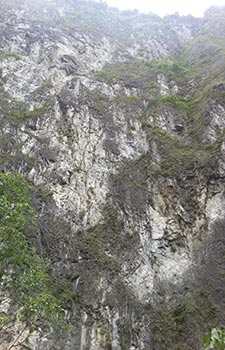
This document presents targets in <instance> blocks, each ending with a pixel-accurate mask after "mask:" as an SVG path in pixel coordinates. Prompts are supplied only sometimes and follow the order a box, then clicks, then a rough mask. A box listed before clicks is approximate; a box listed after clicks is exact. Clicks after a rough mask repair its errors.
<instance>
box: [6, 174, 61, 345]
mask: <svg viewBox="0 0 225 350" xmlns="http://www.w3.org/2000/svg"><path fill="white" fill-rule="evenodd" d="M0 219H1V223H0V237H1V238H0V239H1V247H0V262H1V270H0V281H1V287H2V290H3V291H4V294H5V299H6V300H8V302H10V303H11V304H12V305H14V307H13V308H12V310H14V311H10V308H9V311H5V312H3V313H1V315H0V316H1V317H0V322H1V329H0V333H1V341H0V342H1V343H2V342H4V341H5V338H7V337H8V336H9V334H8V327H9V324H13V322H15V320H20V321H22V322H23V323H24V324H25V327H27V326H28V327H29V328H30V330H32V329H35V328H37V327H40V326H47V325H49V326H50V327H52V326H63V325H66V323H65V321H64V319H63V312H62V311H63V310H62V308H61V306H60V303H59V301H58V300H57V299H56V297H55V296H54V295H53V293H52V291H51V278H50V275H49V267H50V266H49V265H48V262H47V261H45V260H43V259H42V258H41V257H40V256H39V255H38V254H37V252H36V250H35V248H34V247H31V246H30V245H29V243H28V240H27V235H29V234H30V233H31V232H32V231H33V230H35V213H34V210H33V208H32V207H31V205H30V198H29V194H28V190H27V186H26V184H25V182H24V181H23V180H22V178H21V176H20V175H19V174H16V173H0ZM15 307H16V308H15ZM9 328H10V327H9ZM24 330H25V328H24Z"/></svg>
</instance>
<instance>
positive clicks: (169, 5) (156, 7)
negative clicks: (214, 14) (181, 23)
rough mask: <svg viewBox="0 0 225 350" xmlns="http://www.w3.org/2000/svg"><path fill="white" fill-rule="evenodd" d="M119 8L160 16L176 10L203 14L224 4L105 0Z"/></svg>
mask: <svg viewBox="0 0 225 350" xmlns="http://www.w3.org/2000/svg"><path fill="white" fill-rule="evenodd" d="M105 2H106V3H107V4H108V5H110V6H113V7H117V8H119V9H120V10H127V9H138V10H139V11H140V12H147V13H148V12H154V13H156V14H158V15H160V16H164V15H166V14H173V13H175V12H178V13H179V14H180V15H188V14H192V15H193V16H197V17H200V16H203V14H204V11H205V10H206V9H207V8H209V7H210V6H213V5H218V6H225V0H105Z"/></svg>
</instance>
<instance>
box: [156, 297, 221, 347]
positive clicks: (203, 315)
mask: <svg viewBox="0 0 225 350" xmlns="http://www.w3.org/2000/svg"><path fill="white" fill-rule="evenodd" d="M195 298H197V299H196V300H195V299H193V298H192V297H182V298H181V301H180V302H175V303H174V305H173V302H172V300H171V301H170V302H169V303H168V302H167V303H164V302H162V304H161V306H160V305H159V308H156V309H155V320H154V327H153V335H154V339H155V346H156V348H159V349H161V350H174V349H176V350H180V349H185V350H189V349H191V348H192V347H193V346H196V345H197V348H200V346H201V343H202V337H201V334H202V332H203V330H204V329H205V327H208V326H210V325H211V324H212V322H213V320H214V317H215V307H214V306H213V304H212V303H211V302H210V301H209V299H208V298H207V297H206V296H201V295H199V296H198V297H197V295H196V296H195ZM207 350H208V349H207Z"/></svg>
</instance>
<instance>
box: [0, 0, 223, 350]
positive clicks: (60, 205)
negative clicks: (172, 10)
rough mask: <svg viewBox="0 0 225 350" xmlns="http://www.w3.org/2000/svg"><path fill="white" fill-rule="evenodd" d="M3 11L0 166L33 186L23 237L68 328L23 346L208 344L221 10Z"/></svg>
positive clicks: (216, 304) (213, 320) (218, 302)
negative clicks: (30, 226) (196, 14)
mask: <svg viewBox="0 0 225 350" xmlns="http://www.w3.org/2000/svg"><path fill="white" fill-rule="evenodd" d="M0 17H1V21H0V22H1V24H0V27H1V35H0V45H1V51H0V61H1V62H0V68H1V69H0V75H1V86H0V89H1V97H0V123H1V135H0V144H1V149H2V154H1V155H0V157H1V170H2V171H5V170H15V171H18V172H20V173H22V174H23V176H24V177H25V178H26V179H27V181H28V182H29V183H30V185H31V194H32V201H33V205H34V206H35V208H36V210H37V212H38V213H39V216H38V224H39V229H38V232H37V233H36V234H35V235H31V237H28V239H29V240H30V241H31V242H32V244H34V245H35V246H36V247H37V249H38V252H39V253H40V254H41V255H43V256H44V257H48V258H49V259H50V260H51V262H52V266H53V271H54V278H55V279H56V280H57V281H58V282H57V284H58V286H59V287H58V290H56V291H55V292H56V294H58V295H63V298H64V299H63V300H64V301H63V302H64V305H63V306H64V308H65V310H66V315H67V317H68V319H69V320H70V321H71V324H72V326H71V329H70V330H69V331H68V332H65V334H63V335H60V337H59V339H58V337H57V336H56V334H55V333H54V332H53V333H51V334H45V332H44V330H42V332H41V331H40V332H39V333H38V332H37V333H35V332H34V333H33V334H32V336H30V337H28V339H27V340H26V342H25V343H24V344H26V347H27V348H29V349H32V350H36V349H41V350H42V349H43V350H44V349H65V350H66V349H68V350H71V349H74V350H78V349H79V350H84V349H87V350H103V349H104V350H106V349H108V350H109V349H111V350H128V349H129V350H135V349H138V350H147V349H151V350H153V349H154V350H157V349H160V350H163V349H167V350H172V349H173V350H175V349H177V350H179V349H199V348H200V346H201V345H200V344H201V339H202V334H204V332H205V331H207V330H208V328H209V327H211V326H213V325H215V324H218V323H221V322H223V321H224V315H223V304H224V302H225V296H224V293H223V289H224V261H223V260H224V257H223V250H224V244H225V241H224V234H223V233H224V203H225V201H224V176H225V175H224V169H225V159H224V155H223V150H224V147H225V146H224V145H225V144H224V120H225V104H224V62H225V61H224V50H223V36H224V32H225V27H224V14H223V11H221V10H219V11H217V9H211V11H208V12H207V14H206V16H205V18H203V19H195V18H192V17H179V16H175V15H174V16H167V17H165V18H160V17H157V16H155V15H141V14H139V13H137V12H129V11H128V12H124V13H121V12H119V11H117V10H116V9H110V8H107V7H106V5H104V4H101V3H95V2H91V1H87V2H86V1H69V0H62V1H60V0H58V1H53V0H49V1H44V2H43V3H42V1H39V2H37V3H35V4H32V3H31V2H29V1H25V0H18V1H8V3H7V4H5V2H4V1H1V2H0ZM218 23H220V24H221V25H220V26H218ZM9 342H10V340H9ZM21 348H22V347H21Z"/></svg>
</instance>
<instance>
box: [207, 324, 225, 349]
mask: <svg viewBox="0 0 225 350" xmlns="http://www.w3.org/2000/svg"><path fill="white" fill-rule="evenodd" d="M203 342H204V350H224V349H225V331H224V330H222V329H220V328H213V329H212V330H211V332H209V333H207V334H206V335H205V336H204V338H203Z"/></svg>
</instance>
